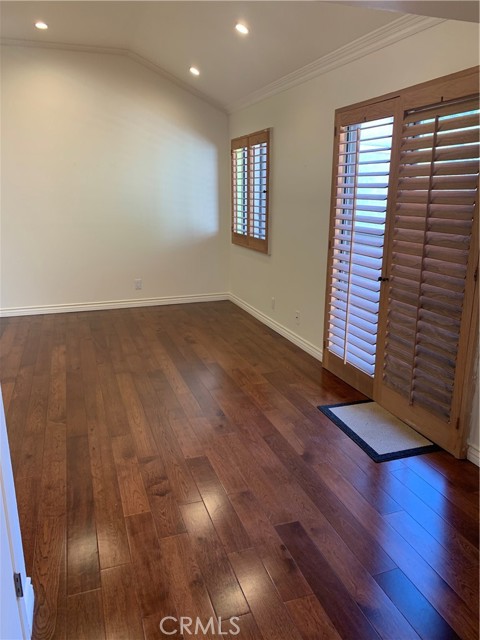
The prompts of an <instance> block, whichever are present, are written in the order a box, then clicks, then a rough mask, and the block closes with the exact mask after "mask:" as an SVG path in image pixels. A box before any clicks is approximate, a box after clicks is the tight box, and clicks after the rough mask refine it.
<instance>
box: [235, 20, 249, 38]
mask: <svg viewBox="0 0 480 640" xmlns="http://www.w3.org/2000/svg"><path fill="white" fill-rule="evenodd" d="M235 29H236V30H237V31H238V33H241V34H243V35H244V36H246V35H247V33H248V27H246V26H245V25H244V24H242V23H241V22H237V24H236V25H235Z"/></svg>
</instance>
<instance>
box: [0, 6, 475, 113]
mask: <svg viewBox="0 0 480 640" xmlns="http://www.w3.org/2000/svg"><path fill="white" fill-rule="evenodd" d="M354 4H355V6H351V3H349V2H336V3H332V2H325V1H308V2H303V1H293V2H292V1H280V2H279V1H277V2H272V1H267V2H262V1H256V2H236V1H234V2H231V1H227V2H224V1H217V2H203V1H194V2H188V1H186V2H179V1H172V2H155V1H152V2H128V1H122V2H115V1H111V2H102V1H96V2H83V1H81V2H77V1H66V2H64V1H54V2H43V1H36V2H5V1H3V2H1V5H0V11H1V31H0V34H1V37H2V39H7V40H12V39H13V40H26V41H35V42H41V43H44V44H45V43H55V44H57V45H58V44H65V45H69V46H75V45H77V46H90V47H102V48H112V49H123V50H128V51H131V52H134V53H135V54H138V55H140V56H142V57H143V58H145V59H146V60H148V61H149V62H151V63H153V64H154V65H156V66H158V67H159V68H160V69H161V70H163V71H166V72H167V73H168V74H170V75H171V76H174V77H175V78H176V79H177V80H178V81H179V82H181V83H185V84H186V85H188V86H189V87H191V88H192V89H193V90H195V91H196V92H200V93H201V94H203V95H204V96H206V97H207V98H208V99H209V100H210V101H211V102H214V103H216V104H217V105H219V106H221V107H222V108H228V107H229V106H230V105H232V104H234V103H236V102H238V101H241V100H242V99H244V98H245V97H246V96H249V95H251V94H254V93H255V92H258V91H259V90H261V89H262V88H263V87H265V86H268V85H270V84H271V83H273V82H276V81H278V80H279V79H281V78H283V77H284V76H287V75H288V74H292V73H293V72H295V71H297V70H299V69H302V68H303V67H305V66H306V65H309V64H311V63H313V62H315V61H316V60H318V59H321V58H323V57H324V56H326V55H328V54H331V53H332V52H333V51H336V50H337V49H339V48H341V47H342V46H345V45H347V44H349V43H351V42H353V41H355V40H357V39H358V38H362V37H363V36H366V35H367V34H370V33H371V32H372V31H375V30H377V29H382V28H384V27H386V26H387V25H388V24H391V23H392V22H393V21H394V20H396V19H398V17H399V16H401V15H402V14H399V13H395V12H392V11H383V10H377V9H376V8H375V9H373V8H371V7H364V6H360V5H362V4H364V3H361V2H355V3H354ZM365 4H372V3H371V2H368V0H367V2H366V3H365ZM380 4H389V3H385V2H383V3H380ZM392 4H399V3H395V2H393V3H392ZM403 4H406V3H403ZM407 4H412V5H415V4H440V5H442V4H455V5H462V4H464V3H462V2H459V1H458V0H457V1H456V2H454V3H449V2H447V3H443V2H439V3H438V2H427V3H425V2H424V3H422V2H420V3H416V2H411V3H410V2H408V3H407ZM467 4H472V3H467ZM473 4H477V3H473ZM37 20H43V21H45V22H47V23H48V25H49V29H48V31H38V30H37V29H35V28H34V26H33V25H34V22H35V21H37ZM237 21H242V22H244V23H245V24H246V25H248V27H249V28H250V34H249V35H248V36H241V35H240V34H238V33H237V32H236V31H235V30H234V26H235V23H236V22H237ZM191 65H195V66H197V67H198V68H199V69H200V71H201V75H200V76H199V77H198V78H195V77H193V76H192V75H191V74H190V73H189V71H188V69H189V67H190V66H191Z"/></svg>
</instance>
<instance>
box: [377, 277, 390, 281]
mask: <svg viewBox="0 0 480 640" xmlns="http://www.w3.org/2000/svg"><path fill="white" fill-rule="evenodd" d="M377 282H388V278H383V277H382V276H378V278H377Z"/></svg>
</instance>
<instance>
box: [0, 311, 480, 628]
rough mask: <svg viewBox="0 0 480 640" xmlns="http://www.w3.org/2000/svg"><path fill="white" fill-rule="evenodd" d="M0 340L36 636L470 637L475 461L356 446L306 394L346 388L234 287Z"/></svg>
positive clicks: (66, 319)
mask: <svg viewBox="0 0 480 640" xmlns="http://www.w3.org/2000/svg"><path fill="white" fill-rule="evenodd" d="M0 348H1V352H0V353H1V382H2V390H3V394H4V403H5V409H6V415H7V425H8V433H9V439H10V444H11V454H12V463H13V468H14V475H15V482H16V489H17V498H18V505H19V511H20V520H21V528H22V532H23V543H24V550H25V558H26V563H27V571H28V573H29V575H31V576H32V578H33V584H34V587H35V593H36V611H35V629H34V638H35V640H44V639H47V638H56V639H61V638H67V639H69V640H83V639H88V640H90V639H91V640H102V639H105V638H106V639H108V640H122V639H125V640H137V639H146V640H153V639H155V638H162V637H164V638H174V637H175V638H182V637H183V638H188V637H192V635H189V633H188V631H185V633H184V634H183V636H182V635H181V634H180V632H178V631H177V632H176V633H175V628H176V626H177V627H178V625H176V624H175V622H174V621H173V620H172V619H170V620H168V621H167V623H166V624H165V626H164V628H165V630H166V632H168V633H165V634H162V633H161V631H160V628H159V623H160V620H162V618H164V617H166V616H170V617H173V618H180V617H181V616H188V617H191V618H192V619H194V620H195V618H196V617H197V616H198V617H199V618H200V619H201V621H202V623H203V625H204V626H206V625H207V622H208V619H209V618H210V617H211V616H214V617H215V618H216V619H217V618H220V617H221V618H222V629H223V631H224V633H227V632H228V631H229V630H230V631H232V633H233V632H234V631H235V627H233V626H230V627H229V626H228V625H229V624H230V625H231V623H229V621H228V619H229V618H230V617H232V616H236V617H237V618H238V621H237V624H238V626H239V627H240V633H239V634H238V635H235V636H233V635H232V636H231V637H238V638H241V639H244V640H261V639H263V640H302V639H303V640H320V639H331V640H334V639H337V640H338V639H339V638H343V639H352V640H363V639H370V638H372V639H378V638H389V639H392V640H403V639H405V640H406V639H409V638H423V639H424V640H443V639H447V638H462V639H464V640H476V639H477V638H478V560H479V555H478V499H479V493H478V469H477V468H476V467H475V466H474V465H472V464H471V463H470V462H466V461H457V460H455V459H454V458H452V457H451V456H450V455H448V454H446V453H444V452H437V453H432V454H429V455H426V456H422V457H416V458H409V459H405V460H400V461H393V462H385V463H381V464H375V463H374V462H372V461H371V460H370V458H369V457H368V456H367V455H366V454H365V453H364V452H363V451H362V450H361V449H359V448H358V447H357V446H356V445H355V444H354V443H353V442H352V441H351V440H350V439H349V438H348V437H347V436H345V435H344V434H343V433H342V432H341V431H340V430H339V429H338V428H337V427H336V426H335V425H333V424H332V423H331V422H330V421H329V420H328V418H326V417H325V416H324V415H323V414H322V413H321V412H320V411H318V409H317V408H316V407H317V405H319V404H328V403H335V402H342V401H349V400H355V399H359V398H361V395H360V394H359V393H358V392H356V391H354V390H353V389H351V388H350V387H348V386H347V385H346V384H344V383H342V382H341V381H339V380H338V379H337V378H335V377H334V376H332V375H331V374H329V373H328V372H326V371H322V368H321V365H320V364H319V363H318V362H316V361H315V360H313V359H312V358H310V357H309V356H308V355H306V354H305V353H303V352H302V351H300V350H298V349H297V348H296V347H294V346H293V345H291V344H290V343H289V342H287V341H285V340H284V339H283V338H281V337H279V336H278V335H277V334H275V333H274V332H272V331H270V330H269V329H268V328H266V327H265V326H263V325H262V324H260V323H258V322H257V321H256V320H254V319H253V318H251V317H250V316H248V315H247V314H246V313H245V312H243V311H242V310H240V309H239V308H237V307H235V306H234V305H233V304H231V303H229V302H219V303H206V304H192V305H179V306H170V307H151V308H138V309H125V310H112V311H102V312H88V313H71V314H61V315H45V316H32V317H23V318H8V319H3V320H2V321H1V341H0ZM194 624H195V623H194ZM192 629H193V627H192ZM217 631H218V630H217V628H216V624H215V628H214V627H212V626H210V627H209V628H208V629H207V632H206V634H205V635H204V634H203V633H201V632H199V633H197V634H196V635H195V634H194V637H205V638H215V637H220V636H219V635H218V634H217ZM223 637H229V636H228V635H225V636H223Z"/></svg>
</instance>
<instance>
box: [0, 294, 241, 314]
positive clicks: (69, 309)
mask: <svg viewBox="0 0 480 640" xmlns="http://www.w3.org/2000/svg"><path fill="white" fill-rule="evenodd" d="M229 299H230V296H229V294H228V293H207V294H200V295H187V296H165V297H163V298H137V299H131V300H107V301H102V302H83V303H78V304H58V305H42V306H39V307H8V308H5V309H0V316H2V317H4V318H8V317H12V316H37V315H43V314H46V313H73V312H75V311H102V310H104V309H128V308H134V307H156V306H160V305H166V304H186V303H189V302H217V301H218V300H229Z"/></svg>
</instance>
